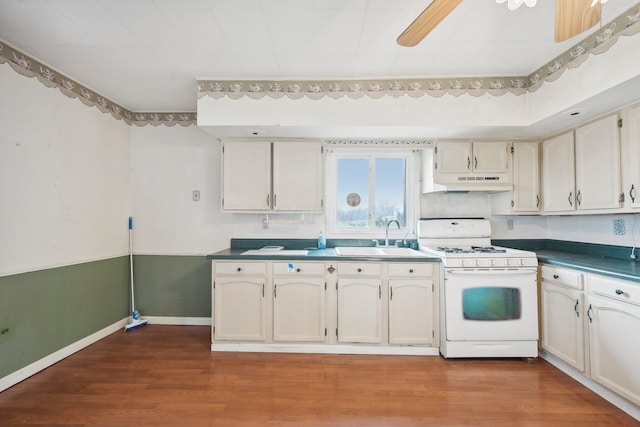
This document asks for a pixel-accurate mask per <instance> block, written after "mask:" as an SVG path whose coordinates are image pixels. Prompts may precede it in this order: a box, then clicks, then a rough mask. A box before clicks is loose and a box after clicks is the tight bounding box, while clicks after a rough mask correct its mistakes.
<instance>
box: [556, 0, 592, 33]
mask: <svg viewBox="0 0 640 427" xmlns="http://www.w3.org/2000/svg"><path fill="white" fill-rule="evenodd" d="M591 3H592V1H591V0H556V34H555V40H556V42H558V43H559V42H562V41H565V40H567V39H570V38H571V37H573V36H577V35H578V34H580V33H582V32H583V31H587V30H588V29H589V28H591V27H593V26H594V25H596V24H597V23H598V22H600V11H601V5H600V2H598V3H596V4H595V5H594V6H593V7H591Z"/></svg>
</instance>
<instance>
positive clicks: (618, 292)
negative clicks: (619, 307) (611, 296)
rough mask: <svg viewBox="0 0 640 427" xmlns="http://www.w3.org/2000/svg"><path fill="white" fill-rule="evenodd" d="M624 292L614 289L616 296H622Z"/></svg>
mask: <svg viewBox="0 0 640 427" xmlns="http://www.w3.org/2000/svg"><path fill="white" fill-rule="evenodd" d="M622 294H624V292H623V291H622V290H621V289H616V295H622Z"/></svg>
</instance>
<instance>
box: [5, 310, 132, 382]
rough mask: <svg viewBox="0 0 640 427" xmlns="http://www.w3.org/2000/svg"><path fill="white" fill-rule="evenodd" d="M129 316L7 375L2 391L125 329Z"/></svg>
mask: <svg viewBox="0 0 640 427" xmlns="http://www.w3.org/2000/svg"><path fill="white" fill-rule="evenodd" d="M127 321H128V317H125V318H124V319H122V320H120V321H118V322H116V323H113V324H112V325H109V326H107V327H106V328H104V329H101V330H99V331H98V332H95V333H93V334H91V335H89V336H87V337H84V338H82V339H81V340H79V341H76V342H74V343H73V344H69V345H68V346H66V347H64V348H61V349H60V350H58V351H56V352H54V353H51V354H50V355H48V356H46V357H43V358H42V359H40V360H37V361H35V362H33V363H31V364H30V365H27V366H25V367H24V368H21V369H18V370H17V371H15V372H13V373H11V374H9V375H7V376H6V377H3V378H0V392H2V391H4V390H6V389H8V388H9V387H12V386H14V385H16V384H18V383H19V382H21V381H23V380H26V379H27V378H29V377H30V376H32V375H34V374H37V373H38V372H40V371H42V370H43V369H46V368H48V367H49V366H51V365H54V364H55V363H57V362H59V361H61V360H62V359H64V358H66V357H68V356H71V355H72V354H73V353H76V352H78V351H80V350H82V349H83V348H85V347H88V346H90V345H91V344H93V343H95V342H97V341H100V340H101V339H102V338H104V337H106V336H108V335H111V334H112V333H114V332H116V331H117V330H119V329H123V328H124V325H126V324H127Z"/></svg>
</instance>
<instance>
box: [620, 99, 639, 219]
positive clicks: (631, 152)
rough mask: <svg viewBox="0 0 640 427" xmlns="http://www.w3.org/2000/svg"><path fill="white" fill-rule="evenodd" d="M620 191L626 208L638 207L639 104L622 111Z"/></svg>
mask: <svg viewBox="0 0 640 427" xmlns="http://www.w3.org/2000/svg"><path fill="white" fill-rule="evenodd" d="M621 116H622V128H621V153H622V155H621V160H622V184H623V187H622V192H623V193H624V206H625V207H626V208H631V209H637V208H640V192H639V191H638V187H639V186H640V106H635V107H633V108H629V109H626V110H624V111H622V113H621Z"/></svg>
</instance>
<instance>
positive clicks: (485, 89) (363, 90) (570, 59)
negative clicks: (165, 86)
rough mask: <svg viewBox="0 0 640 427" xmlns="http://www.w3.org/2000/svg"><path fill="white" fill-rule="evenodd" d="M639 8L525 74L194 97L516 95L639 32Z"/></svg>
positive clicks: (327, 84) (210, 88) (279, 85)
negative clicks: (622, 37)
mask: <svg viewBox="0 0 640 427" xmlns="http://www.w3.org/2000/svg"><path fill="white" fill-rule="evenodd" d="M639 22H640V6H634V7H633V8H631V9H629V10H628V11H627V12H625V13H623V14H622V15H620V16H619V17H618V18H616V19H615V20H614V21H613V22H611V23H610V24H608V25H606V26H605V27H603V28H601V29H600V30H599V31H597V32H595V33H594V34H592V35H590V36H589V37H587V38H585V39H584V40H582V41H581V42H580V43H578V44H576V45H574V46H573V47H571V49H569V50H568V51H567V52H565V53H563V54H562V55H560V56H558V57H556V58H554V59H553V60H552V61H551V62H549V63H548V64H545V65H544V66H542V67H540V68H539V69H537V70H536V71H534V72H533V73H531V74H530V75H528V76H511V77H476V78H420V79H415V78H414V79H390V80H387V79H362V80H313V81H305V80H253V81H250V80H231V81H229V80H199V81H198V98H201V97H203V96H210V97H213V98H215V99H218V98H222V97H225V96H226V97H229V98H232V99H240V98H242V97H245V96H247V97H249V98H252V99H261V98H263V97H265V96H269V97H271V98H282V97H286V98H290V99H300V98H303V97H306V98H311V99H321V98H324V97H330V98H342V97H344V96H346V97H349V98H361V97H363V96H367V97H370V98H381V97H383V96H393V97H399V96H403V95H407V96H411V97H420V96H424V95H430V96H434V97H440V96H443V95H445V94H448V95H453V96H460V95H462V94H469V95H472V96H482V95H484V94H487V93H488V94H491V95H495V96H501V95H504V94H506V93H513V94H516V95H521V94H523V93H526V92H534V91H536V90H538V89H539V88H540V86H542V84H543V83H544V82H546V81H548V82H550V81H554V80H556V79H558V77H560V76H561V75H562V73H563V72H564V70H566V69H567V68H575V67H578V66H579V65H580V64H582V63H583V62H584V61H585V60H586V59H587V58H588V56H589V55H590V54H594V55H597V54H600V53H603V52H606V51H607V50H609V48H610V47H611V46H613V45H614V44H615V43H616V41H617V40H618V38H619V37H620V36H621V35H625V36H631V35H634V34H636V33H638V32H640V24H639Z"/></svg>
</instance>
